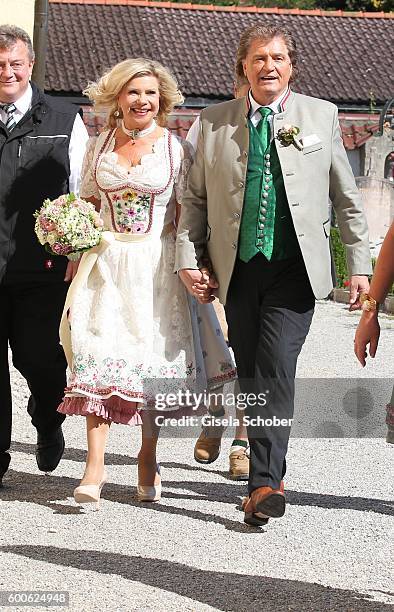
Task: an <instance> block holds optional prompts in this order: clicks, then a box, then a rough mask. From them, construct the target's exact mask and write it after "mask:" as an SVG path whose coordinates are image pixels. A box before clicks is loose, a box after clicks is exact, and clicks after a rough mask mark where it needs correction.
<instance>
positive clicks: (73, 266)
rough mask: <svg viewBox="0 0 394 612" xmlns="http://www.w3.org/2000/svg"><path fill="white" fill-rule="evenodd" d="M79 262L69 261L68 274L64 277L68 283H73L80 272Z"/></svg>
mask: <svg viewBox="0 0 394 612" xmlns="http://www.w3.org/2000/svg"><path fill="white" fill-rule="evenodd" d="M80 261H81V260H80V259H78V261H69V262H68V264H67V268H66V274H65V275H64V280H65V282H66V283H68V282H71V281H72V280H73V278H74V276H75V275H76V273H77V271H78V266H79V262H80Z"/></svg>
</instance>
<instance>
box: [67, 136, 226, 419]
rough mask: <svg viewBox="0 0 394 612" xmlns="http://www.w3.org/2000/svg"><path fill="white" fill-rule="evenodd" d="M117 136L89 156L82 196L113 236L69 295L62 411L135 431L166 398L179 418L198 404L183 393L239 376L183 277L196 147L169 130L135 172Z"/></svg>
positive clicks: (208, 313)
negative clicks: (179, 253)
mask: <svg viewBox="0 0 394 612" xmlns="http://www.w3.org/2000/svg"><path fill="white" fill-rule="evenodd" d="M114 136H115V130H112V131H106V132H103V133H102V134H100V136H98V137H97V138H94V139H91V140H90V141H89V143H88V148H87V151H86V155H85V159H84V164H83V170H82V183H81V191H80V195H81V197H85V198H87V197H92V196H93V197H95V198H97V199H99V200H100V202H101V209H100V215H101V218H102V220H103V222H104V228H105V232H104V234H103V240H102V241H101V243H100V245H99V247H95V249H92V250H91V251H92V252H93V253H92V252H91V251H89V252H88V253H85V254H84V255H83V257H82V259H81V263H80V266H79V270H78V273H77V275H76V277H75V279H74V281H73V283H72V285H71V287H70V290H69V295H71V294H72V300H71V302H70V300H68V303H67V308H66V309H65V310H67V314H68V320H67V324H66V327H67V334H68V336H69V337H68V338H67V339H64V338H63V337H62V343H63V345H64V346H65V345H66V344H69V351H67V350H66V351H65V352H66V355H67V353H69V355H68V365H69V371H68V383H67V388H66V390H65V396H64V399H63V402H62V404H61V405H60V406H59V408H58V410H59V412H61V413H64V414H69V415H70V414H79V415H85V416H86V415H90V414H95V415H97V416H101V417H103V418H105V419H107V420H109V421H113V422H116V423H124V424H135V425H136V424H141V422H142V419H141V412H142V411H143V410H147V409H158V408H157V406H158V402H157V394H160V396H161V401H160V406H159V407H160V410H165V411H170V410H171V411H173V410H174V409H177V415H178V416H180V415H181V413H182V411H185V412H187V411H190V406H189V407H188V408H187V407H185V406H184V401H182V402H181V403H178V404H176V403H174V395H175V396H176V397H179V396H180V394H186V392H188V393H189V394H190V393H197V394H199V393H202V392H204V391H209V390H212V389H216V388H218V387H220V386H222V385H223V384H224V383H225V382H227V381H230V380H233V379H234V378H235V377H236V371H235V366H234V363H233V360H232V357H231V354H230V352H229V349H228V347H227V344H226V342H225V340H224V338H223V334H222V331H221V329H220V325H219V322H218V319H217V317H216V314H215V311H214V308H213V306H212V304H207V305H201V304H198V303H197V302H196V301H195V300H194V299H191V298H190V296H189V295H188V293H187V290H186V289H185V287H184V285H183V284H182V282H181V281H180V279H179V278H178V276H177V275H176V274H175V273H174V262H175V227H174V220H175V214H176V202H180V203H181V200H182V193H183V190H184V188H185V182H186V180H187V171H188V169H189V167H190V165H191V163H192V155H193V152H192V150H191V147H190V145H189V143H187V142H186V141H183V140H181V139H180V138H178V137H176V136H174V135H172V134H171V132H170V131H169V130H166V129H165V130H164V134H163V136H162V137H161V138H159V140H158V141H156V143H155V147H154V151H153V152H152V153H150V154H147V155H144V156H143V158H142V159H141V162H140V164H139V165H137V166H135V167H132V168H130V170H127V169H126V168H124V167H123V166H122V165H120V164H119V163H118V159H117V154H116V153H115V152H114V151H113V148H114V144H115V138H114ZM92 255H94V257H93V259H92ZM89 261H90V263H89V264H88V262H89ZM92 262H93V263H92ZM87 266H88V268H89V269H88V271H87V270H86V267H87ZM67 334H66V335H67ZM163 396H164V402H163ZM167 397H171V401H168V403H167V401H166V398H167ZM188 397H190V395H189V396H188Z"/></svg>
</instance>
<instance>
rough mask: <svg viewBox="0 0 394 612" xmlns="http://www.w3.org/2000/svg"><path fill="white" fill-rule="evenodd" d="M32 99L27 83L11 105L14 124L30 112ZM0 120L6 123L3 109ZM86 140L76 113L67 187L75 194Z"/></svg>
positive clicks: (82, 126) (83, 125)
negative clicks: (21, 93)
mask: <svg viewBox="0 0 394 612" xmlns="http://www.w3.org/2000/svg"><path fill="white" fill-rule="evenodd" d="M32 98H33V90H32V88H31V85H30V83H29V85H28V87H27V89H26V91H25V93H24V94H23V95H22V96H21V97H20V98H18V100H16V101H15V102H14V103H13V104H14V105H15V108H16V110H15V111H14V119H15V123H19V121H20V120H21V119H22V117H23V116H24V115H26V113H27V111H28V110H30V108H31V103H32ZM0 119H1V121H2V122H3V123H6V121H7V113H5V111H4V110H3V109H0ZM88 138H89V135H88V132H87V130H86V127H85V124H84V122H83V121H82V118H81V115H80V114H79V113H78V114H77V115H76V117H75V121H74V125H73V129H72V132H71V137H70V144H69V147H68V156H69V160H70V178H69V186H70V191H73V192H74V193H75V194H78V193H79V184H80V180H81V169H82V162H83V158H84V155H85V149H86V144H87V142H88Z"/></svg>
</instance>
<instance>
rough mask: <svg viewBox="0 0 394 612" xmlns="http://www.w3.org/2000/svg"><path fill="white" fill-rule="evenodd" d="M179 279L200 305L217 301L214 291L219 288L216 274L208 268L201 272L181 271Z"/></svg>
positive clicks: (202, 269) (201, 269)
mask: <svg viewBox="0 0 394 612" xmlns="http://www.w3.org/2000/svg"><path fill="white" fill-rule="evenodd" d="M178 274H179V278H180V279H181V281H182V282H183V284H184V285H185V287H186V289H187V290H188V292H189V293H190V295H192V296H193V297H195V298H196V299H197V300H198V301H199V302H200V304H209V303H210V302H213V301H214V299H215V295H214V290H215V289H217V288H218V287H219V283H218V282H217V280H216V278H215V276H214V274H213V273H212V272H210V271H209V269H208V268H205V267H204V268H200V270H188V269H185V270H180V271H179V273H178Z"/></svg>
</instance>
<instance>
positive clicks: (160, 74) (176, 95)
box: [83, 57, 184, 128]
mask: <svg viewBox="0 0 394 612" xmlns="http://www.w3.org/2000/svg"><path fill="white" fill-rule="evenodd" d="M142 76H154V77H156V79H157V80H158V83H159V93H160V101H159V112H158V114H157V122H158V124H159V125H162V126H164V125H165V124H166V120H167V116H168V115H169V113H170V112H171V111H172V109H173V108H174V106H175V105H176V104H182V102H183V101H184V98H183V96H182V94H181V92H180V91H179V89H178V84H177V82H176V80H175V78H174V77H173V76H172V74H171V73H170V72H169V71H168V70H167V68H164V66H162V65H161V64H159V62H155V61H154V60H150V59H145V58H144V57H136V58H135V59H126V60H124V61H123V62H120V63H119V64H116V66H114V67H113V68H111V70H109V71H108V72H106V73H105V74H104V75H103V76H102V77H101V78H100V79H99V80H98V81H97V82H95V83H89V85H88V86H87V87H86V89H85V90H84V92H83V93H84V94H85V96H88V98H89V99H90V100H91V101H92V102H93V107H94V109H95V110H98V111H100V110H106V111H107V123H106V126H105V127H106V128H114V127H116V125H117V115H115V113H116V111H118V110H119V111H120V109H118V96H119V94H120V92H121V91H122V89H123V87H124V86H125V85H126V83H128V82H129V81H131V79H135V78H136V77H142ZM120 112H121V111H120Z"/></svg>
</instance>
